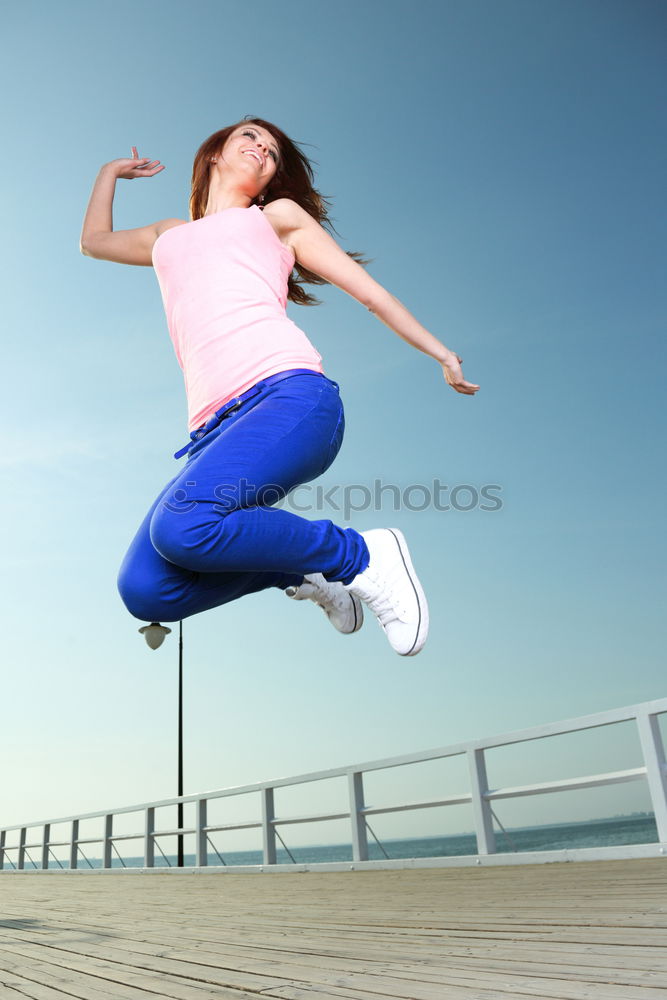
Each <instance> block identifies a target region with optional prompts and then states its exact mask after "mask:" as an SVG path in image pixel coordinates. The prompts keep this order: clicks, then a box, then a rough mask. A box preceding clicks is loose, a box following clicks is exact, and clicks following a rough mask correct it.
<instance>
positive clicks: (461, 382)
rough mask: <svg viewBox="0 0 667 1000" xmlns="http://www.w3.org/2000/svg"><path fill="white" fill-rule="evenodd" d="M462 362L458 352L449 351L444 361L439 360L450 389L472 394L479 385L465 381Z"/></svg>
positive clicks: (466, 394)
mask: <svg viewBox="0 0 667 1000" xmlns="http://www.w3.org/2000/svg"><path fill="white" fill-rule="evenodd" d="M462 362H463V358H460V357H459V356H458V354H454V353H450V354H449V356H448V358H447V359H446V361H441V362H440V364H441V365H442V371H443V374H444V376H445V379H446V380H447V382H448V383H449V385H451V387H452V389H456V391H457V392H462V393H463V394H464V395H465V396H474V395H475V393H476V392H477V390H478V389H479V386H478V385H475V383H474V382H466V380H465V379H464V377H463V371H462V370H461V364H462Z"/></svg>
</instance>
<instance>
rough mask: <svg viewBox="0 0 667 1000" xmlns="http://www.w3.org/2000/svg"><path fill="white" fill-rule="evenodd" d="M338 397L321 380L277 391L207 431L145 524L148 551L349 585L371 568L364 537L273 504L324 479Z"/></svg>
mask: <svg viewBox="0 0 667 1000" xmlns="http://www.w3.org/2000/svg"><path fill="white" fill-rule="evenodd" d="M343 424H344V421H343V414H342V404H341V402H340V397H339V396H338V392H337V390H334V389H333V388H332V383H330V382H329V381H328V380H326V379H313V378H309V377H308V376H302V377H294V378H292V379H287V380H285V381H283V382H280V383H278V384H277V385H275V386H273V387H272V391H271V392H267V393H266V394H265V395H263V396H262V398H261V399H260V401H259V402H257V403H256V404H255V405H254V406H253V407H252V408H250V409H248V410H247V411H246V412H244V413H242V414H241V415H239V416H238V417H237V418H236V419H235V420H233V421H230V422H228V423H227V424H223V425H222V426H221V427H220V428H217V429H216V431H212V432H210V433H209V435H208V436H207V438H205V439H204V440H203V442H202V444H201V446H200V450H199V451H198V452H197V454H196V455H193V457H192V458H191V459H190V460H189V461H188V463H187V465H186V467H185V468H184V470H183V472H182V474H181V476H180V477H177V479H175V480H174V481H173V484H172V488H171V489H168V490H167V491H166V492H165V495H164V497H163V499H162V502H161V503H159V504H158V505H157V507H156V508H155V511H154V514H153V516H152V519H151V523H150V538H151V541H152V543H153V545H154V547H155V549H156V550H157V551H158V552H159V553H160V554H161V555H162V556H164V557H165V559H167V560H169V561H170V562H173V563H176V564H177V565H179V566H183V567H186V568H188V569H190V570H193V571H198V572H200V573H227V572H241V571H254V572H268V573H289V574H293V575H299V576H301V577H303V576H305V575H306V574H309V573H322V574H323V575H324V576H325V577H326V578H327V579H328V580H331V581H335V580H340V581H342V582H344V583H348V582H350V581H351V580H352V579H353V578H354V577H355V576H356V575H357V574H358V573H359V572H361V571H362V570H363V569H365V567H366V566H367V565H368V558H369V556H368V549H367V547H366V544H365V542H364V539H363V537H362V536H361V535H360V534H359V533H358V532H356V531H353V530H352V529H351V528H340V527H339V526H338V525H336V524H334V523H333V522H332V521H329V520H318V521H309V520H307V519H306V518H303V517H299V516H297V515H296V514H292V513H291V512H289V511H285V510H280V509H278V508H275V507H272V506H270V505H271V504H275V503H277V502H278V501H279V500H281V499H282V498H283V497H285V496H286V495H287V493H288V492H289V491H290V490H291V489H293V488H295V487H296V486H298V485H301V484H303V483H306V482H309V481H310V480H312V479H315V478H317V477H318V476H319V475H321V474H322V473H323V472H324V471H325V470H326V468H328V466H329V465H330V464H331V461H333V458H334V457H335V454H336V452H337V450H338V448H339V447H340V441H341V438H342V429H341V428H342V426H343Z"/></svg>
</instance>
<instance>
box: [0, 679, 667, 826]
mask: <svg viewBox="0 0 667 1000" xmlns="http://www.w3.org/2000/svg"><path fill="white" fill-rule="evenodd" d="M664 713H667V698H660V699H657V700H655V701H649V702H644V703H640V704H637V705H630V706H626V707H624V708H619V709H610V710H608V711H606V712H598V713H596V714H594V715H587V716H582V717H581V718H578V719H568V720H565V721H562V722H554V723H547V724H545V725H542V726H536V727H533V728H531V729H523V730H518V731H516V732H511V733H505V734H503V735H500V736H495V737H490V738H487V739H479V740H469V741H466V742H463V743H458V744H454V745H452V746H449V747H439V748H437V749H434V750H426V751H420V752H417V753H411V754H404V755H402V756H399V757H389V758H385V759H384V760H372V761H365V762H363V763H360V764H354V765H348V766H346V767H337V768H330V769H328V770H325V771H315V772H310V773H306V774H300V775H295V776H293V777H290V778H276V779H274V780H272V781H262V782H256V783H255V784H252V785H238V786H236V787H232V788H225V789H217V790H214V791H210V792H200V793H199V794H197V795H183V796H179V797H177V798H173V799H161V800H159V801H157V802H145V803H141V804H139V805H133V806H123V807H121V808H118V809H104V810H101V811H99V812H93V813H84V814H80V815H78V816H76V815H75V816H66V817H61V818H59V819H52V820H40V821H35V822H32V823H18V824H16V825H15V826H7V827H2V828H0V829H2V830H3V831H5V832H8V833H9V832H10V831H13V830H21V829H31V828H32V827H35V826H44V825H46V824H47V823H50V824H51V825H52V826H54V825H56V824H58V823H68V822H72V821H74V820H79V821H82V820H88V819H99V818H101V817H104V816H109V815H113V816H120V815H124V814H127V813H134V812H144V811H145V810H146V809H160V808H163V807H168V806H174V805H177V804H179V803H184V804H186V803H190V802H199V801H201V800H211V799H220V798H229V797H232V796H237V795H245V794H250V793H255V792H256V793H260V792H262V791H264V790H265V789H275V788H283V787H286V786H294V785H302V784H307V783H310V782H314V781H326V780H329V779H333V778H343V777H347V776H348V775H350V774H355V773H368V772H370V771H381V770H387V769H389V768H394V767H402V766H404V765H408V764H419V763H425V762H426V761H431V760H439V759H445V758H449V757H457V756H460V755H461V754H465V753H467V752H468V751H471V750H491V749H497V748H499V747H503V746H511V745H512V744H516V743H527V742H530V741H533V740H539V739H546V738H548V737H551V736H564V735H566V734H568V733H575V732H582V731H584V730H589V729H597V728H600V727H602V726H610V725H614V724H616V723H621V722H631V721H632V720H634V719H636V718H637V716H638V715H642V716H645V715H646V714H648V715H662V714H664ZM141 836H143V834H142V835H141ZM114 839H115V838H114Z"/></svg>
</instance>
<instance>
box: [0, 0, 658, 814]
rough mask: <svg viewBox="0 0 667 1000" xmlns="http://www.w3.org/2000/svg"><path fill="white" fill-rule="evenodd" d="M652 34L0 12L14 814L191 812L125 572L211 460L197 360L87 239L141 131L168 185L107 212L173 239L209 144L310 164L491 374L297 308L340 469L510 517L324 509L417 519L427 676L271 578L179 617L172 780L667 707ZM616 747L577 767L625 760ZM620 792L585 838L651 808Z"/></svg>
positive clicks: (127, 10) (155, 294)
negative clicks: (461, 383)
mask: <svg viewBox="0 0 667 1000" xmlns="http://www.w3.org/2000/svg"><path fill="white" fill-rule="evenodd" d="M666 21H667V17H666V13H665V6H664V4H662V3H660V2H653V0H632V2H629V0H628V2H618V0H606V2H600V0H584V2H581V0H537V2H536V0H466V2H453V0H440V2H437V3H436V2H431V0H421V2H420V3H418V4H409V3H407V2H400V3H399V2H395V0H389V2H382V3H380V2H376V0H362V2H361V3H350V2H348V0H343V2H339V3H337V4H336V5H335V7H333V8H332V7H331V6H330V5H328V4H308V5H306V4H304V3H300V2H293V0H286V2H283V3H281V4H279V5H277V4H273V3H268V2H265V0H257V2H255V3H254V4H252V5H250V6H248V5H246V6H245V7H244V8H243V10H241V9H240V8H239V7H238V5H236V4H232V3H229V2H226V0H225V2H204V0H194V2H193V3H189V4H185V3H176V2H171V0H167V2H162V3H160V4H159V5H156V4H151V3H148V2H139V3H128V2H126V0H119V2H117V3H115V4H114V5H113V7H112V8H104V9H103V8H102V7H100V6H99V5H97V4H89V3H78V2H67V0H66V2H64V3H62V4H60V5H57V6H54V5H50V4H47V3H43V2H42V3H35V2H31V0H28V2H26V3H24V4H22V5H20V6H14V8H13V9H12V10H11V11H8V12H6V13H5V17H4V22H5V31H4V33H3V34H4V41H3V58H2V67H1V69H0V73H1V74H2V76H3V78H4V87H5V93H9V92H11V93H12V94H13V95H14V97H13V100H12V102H11V103H10V104H9V105H8V106H5V109H4V132H5V150H6V152H5V156H4V157H3V160H2V164H0V170H1V171H2V174H3V176H2V191H3V193H4V205H3V215H4V219H5V239H4V240H3V252H2V281H3V312H4V320H5V330H6V334H5V338H4V350H3V355H4V372H5V380H4V381H5V386H4V392H3V407H4V411H5V412H4V427H5V439H4V442H3V449H2V456H1V458H0V466H1V468H2V475H3V487H2V494H3V501H4V510H5V515H4V517H3V519H2V527H3V540H2V551H3V567H4V574H3V576H4V588H5V589H4V595H5V596H4V605H5V611H6V617H5V621H6V624H5V629H4V632H3V646H4V655H3V660H4V663H5V669H6V679H5V694H6V697H5V699H4V700H3V705H2V709H0V733H1V736H0V740H2V744H3V748H2V754H3V759H4V760H7V759H8V755H10V754H11V757H12V766H11V768H4V769H3V788H2V796H3V801H4V809H3V816H2V822H3V823H18V822H21V821H23V820H29V819H39V818H43V817H45V816H47V815H67V814H69V813H72V812H74V811H79V810H80V811H92V810H94V809H103V808H105V807H107V806H110V805H121V804H129V803H132V802H134V801H143V800H147V799H157V798H161V797H166V796H168V795H170V794H173V793H174V791H175V788H174V784H175V779H174V775H175V741H174V736H175V693H176V663H177V660H176V656H177V649H176V643H175V641H174V636H172V637H171V638H170V640H169V641H168V642H166V643H165V645H164V646H163V647H162V648H161V649H160V650H159V651H157V652H150V651H149V650H148V649H147V647H146V646H145V645H144V643H143V640H141V639H140V637H139V636H138V634H137V628H138V627H139V625H140V623H139V622H138V621H135V620H134V619H133V618H131V617H130V616H129V615H128V614H127V612H126V611H125V608H124V606H123V605H122V603H121V601H120V598H119V596H118V594H117V592H116V583H115V581H116V574H117V570H118V566H119V564H120V561H121V559H122V557H123V554H124V552H125V549H126V548H127V546H128V544H129V542H130V540H131V538H132V537H133V535H134V532H135V530H136V528H137V526H138V524H139V523H140V521H141V519H142V518H143V515H144V513H145V510H146V509H147V508H148V506H149V505H150V503H151V501H152V499H153V497H154V496H155V495H156V494H157V492H158V491H159V490H160V488H161V487H162V485H163V484H164V483H165V482H166V481H167V480H168V479H170V478H171V477H172V476H173V475H174V473H175V471H176V467H177V466H176V462H175V461H174V459H173V458H172V454H173V452H174V451H175V450H176V449H177V448H178V447H180V446H181V445H182V444H183V442H184V441H185V440H186V439H187V430H186V407H185V396H184V391H183V385H182V376H181V372H180V369H179V368H178V366H177V363H176V360H175V357H174V355H173V351H172V348H171V344H170V341H169V338H168V334H167V329H166V323H165V320H164V315H163V312H162V304H161V300H160V295H159V289H158V287H157V282H156V281H155V277H154V275H153V273H152V271H151V270H150V269H148V268H131V267H123V266H120V265H115V264H110V263H108V262H100V261H93V260H90V259H88V258H85V257H83V256H81V255H80V254H79V252H78V238H79V232H80V228H81V221H82V217H83V213H84V211H85V207H86V204H87V200H88V196H89V193H90V189H91V187H92V184H93V181H94V178H95V175H96V172H97V170H98V169H99V166H100V165H101V164H102V163H104V162H106V161H108V160H111V159H114V158H116V157H119V156H126V155H129V150H130V147H131V146H132V145H136V146H137V147H138V150H139V155H140V156H143V155H146V156H150V157H151V158H155V159H160V160H161V161H162V162H163V163H164V164H165V165H166V169H165V170H164V171H163V172H162V173H161V174H159V175H158V176H156V177H154V178H152V179H150V180H137V181H134V182H132V183H128V182H126V181H125V182H124V181H121V182H119V184H118V190H117V194H116V200H115V205H114V221H115V225H116V228H126V227H133V226H140V225H145V224H146V223H148V222H152V221H154V220H156V219H160V218H165V217H169V216H180V217H181V218H187V200H188V193H189V192H188V181H189V174H190V169H191V163H192V158H193V155H194V153H195V151H196V149H197V147H198V146H199V144H200V143H201V141H202V140H203V139H204V138H206V137H207V136H208V135H210V134H211V133H212V132H213V131H215V130H217V129H218V128H221V127H222V126H224V125H225V124H228V123H230V122H232V121H235V120H237V119H238V118H240V117H242V116H243V115H245V114H255V115H258V116H260V117H263V118H266V119H268V120H270V121H275V122H276V123H277V124H278V125H280V126H281V127H282V128H283V129H284V130H285V131H286V132H287V133H288V134H289V135H291V136H292V137H293V138H294V139H296V140H297V141H299V142H301V143H303V144H304V145H303V148H304V151H305V152H306V153H307V154H308V155H310V156H311V157H312V158H313V161H314V167H315V170H316V173H317V184H318V187H319V189H320V190H321V191H322V192H323V193H324V194H326V195H327V196H329V197H331V198H332V199H333V203H334V207H333V210H332V217H333V221H334V224H335V226H336V229H337V232H338V239H339V242H340V243H341V245H342V246H343V247H344V248H345V249H350V250H359V251H361V252H363V253H364V254H365V255H366V256H368V257H371V258H373V263H372V264H371V265H370V268H369V270H370V272H371V273H372V274H373V276H374V277H375V278H376V280H378V281H379V282H380V283H381V284H383V285H384V286H385V287H387V288H388V289H389V290H390V291H391V292H392V293H393V294H394V295H396V296H397V297H398V298H399V299H400V300H401V301H402V302H403V303H404V304H405V305H406V306H407V307H408V309H410V310H411V311H412V312H413V313H414V315H415V316H416V317H417V318H418V319H419V320H420V322H422V323H423V324H424V325H425V326H426V327H427V328H428V329H429V330H430V331H431V332H432V333H434V334H435V336H437V337H438V338H439V339H440V340H441V341H442V342H444V343H445V344H446V345H447V346H448V347H450V348H452V349H454V350H456V351H457V352H458V353H459V354H460V355H461V356H462V357H463V359H464V366H463V367H464V373H465V375H466V377H467V378H468V379H469V380H471V381H473V382H476V383H479V384H480V385H481V389H480V391H479V393H478V394H477V395H476V396H475V397H465V396H461V395H458V394H456V393H455V392H454V391H453V390H452V389H450V388H449V387H448V386H447V385H446V384H445V382H444V380H443V378H442V375H441V371H440V368H439V366H438V365H437V363H436V362H434V361H432V360H431V359H430V358H428V357H427V356H425V355H422V354H420V353H419V352H417V351H415V350H414V349H412V348H410V347H408V345H406V344H405V343H404V342H403V341H402V340H400V338H398V337H397V336H395V335H394V334H393V333H392V332H391V331H390V330H389V329H388V328H387V327H385V326H384V325H383V324H382V323H380V322H379V321H378V320H377V319H376V318H375V317H373V316H372V315H371V314H370V313H368V311H367V310H365V309H364V308H363V306H361V305H359V304H358V303H357V302H355V301H354V300H353V299H351V298H350V297H349V296H346V295H345V294H344V293H342V292H341V291H340V290H338V289H335V288H323V289H321V290H320V289H319V288H316V289H315V292H316V294H318V295H319V296H320V297H321V298H322V299H323V302H324V304H323V305H322V306H320V307H318V308H316V309H304V308H301V309H299V308H298V307H295V306H292V305H290V311H289V314H290V315H291V317H292V318H293V319H294V320H295V322H297V323H298V325H300V326H301V327H302V329H304V330H305V331H306V333H307V334H308V336H309V337H310V339H311V340H312V342H313V343H314V344H315V346H316V347H317V349H318V350H319V351H320V353H321V354H322V355H323V358H324V366H325V372H326V373H327V374H328V375H329V376H330V377H331V378H334V379H335V380H336V381H338V382H339V383H340V386H341V394H342V398H343V400H344V403H345V408H346V419H347V430H346V438H345V442H344V444H343V448H342V450H341V453H340V455H339V457H338V458H337V460H336V462H335V464H334V466H333V467H332V468H331V469H330V470H329V472H328V473H327V475H326V476H325V477H324V480H323V481H325V482H326V483H327V484H329V486H331V485H336V484H338V485H339V486H341V487H342V486H345V485H346V484H347V485H348V486H349V485H350V484H362V485H363V484H372V483H373V482H374V481H375V480H376V479H379V480H381V481H382V482H384V483H393V484H398V485H399V486H400V487H401V488H406V487H408V486H410V485H415V484H422V485H427V486H428V485H429V484H432V483H433V480H434V479H435V478H438V479H439V480H440V481H441V483H443V484H446V485H448V486H449V487H450V488H451V487H453V486H456V485H457V484H471V485H473V486H475V488H476V489H481V487H482V486H483V485H485V484H487V485H488V484H496V485H497V486H499V487H500V491H499V495H500V496H501V498H502V508H501V509H500V510H496V511H482V510H480V509H479V508H475V509H472V510H468V511H456V510H453V511H447V512H442V511H436V510H434V509H433V508H429V509H426V510H423V511H414V510H407V509H401V510H398V511H394V510H393V509H391V506H389V507H385V508H384V509H378V510H368V511H363V512H362V511H360V512H355V513H353V514H351V516H350V520H349V521H347V522H344V521H342V520H341V517H340V515H337V514H336V513H335V512H333V511H330V512H326V513H323V512H316V513H313V514H311V515H309V516H313V517H318V516H319V517H322V516H331V517H332V519H334V520H338V522H339V523H349V524H352V525H353V526H354V527H355V528H357V529H359V530H364V529H367V528H371V527H378V526H383V525H389V526H390V525H394V526H397V527H399V528H401V530H403V531H404V533H405V534H406V536H407V538H408V540H409V542H410V547H411V551H412V554H413V559H414V562H415V565H416V567H417V569H418V572H419V574H420V577H421V579H422V581H423V583H424V586H425V589H426V592H427V595H428V597H429V602H430V606H431V617H432V627H431V635H430V638H429V641H428V644H427V646H426V648H425V649H424V651H423V652H422V653H421V654H420V655H419V656H418V657H416V658H410V659H402V658H399V657H398V656H396V654H395V653H393V651H392V650H391V648H390V647H389V645H388V643H387V642H386V640H385V639H384V637H383V636H382V635H381V633H380V631H379V629H378V628H377V626H376V624H375V622H374V621H372V620H369V621H368V623H367V626H365V627H364V629H363V630H362V632H361V633H360V634H358V635H355V636H352V637H343V636H339V635H338V634H336V633H334V632H333V630H332V629H331V628H330V627H329V626H328V625H327V623H326V621H325V619H324V616H323V615H322V613H321V612H320V611H319V610H318V609H317V608H315V607H314V606H311V605H310V604H308V605H304V604H297V603H296V602H288V601H287V599H286V598H285V597H284V596H283V595H282V594H280V593H279V592H278V591H269V592H265V593H263V594H260V595H254V596H252V597H249V598H246V599H244V600H243V601H239V602H236V603H235V604H232V605H228V606H226V607H223V608H220V609H217V610H216V611H213V612H210V613H208V614H206V615H201V616H197V617H195V618H192V619H189V620H188V621H186V623H185V658H186V673H187V679H186V736H187V746H186V791H188V792H196V791H200V790H202V789H206V788H219V787H224V786H226V785H231V784H240V783H245V782H249V781H256V780H260V779H263V778H269V777H273V776H277V775H279V774H290V773H299V772H302V771H308V770H316V769H319V768H325V767H332V766H337V765H339V764H343V763H348V762H354V761H356V760H365V759H371V758H378V757H383V756H390V755H395V754H399V753H402V752H410V751H413V750H418V749H426V748H429V747H432V746H440V745H445V744H449V743H454V742H457V741H459V740H464V739H468V738H474V737H477V736H482V735H486V734H493V733H500V732H505V731H508V730H513V729H518V728H524V727H527V726H531V725H538V724H540V723H542V722H549V721H555V720H558V719H560V718H567V717H572V716H577V715H583V714H587V713H590V712H595V711H598V710H604V709H607V708H613V707H617V706H621V705H624V704H629V703H634V702H639V701H644V700H648V699H652V698H659V697H662V696H664V695H665V684H664V647H665V634H664V625H663V622H664V610H663V609H664V593H665V591H664V565H665V552H664V530H663V519H664V514H663V510H664V496H665V490H666V487H667V483H666V482H665V469H664V463H663V461H662V460H661V459H660V454H662V451H663V447H661V446H662V442H663V438H664V410H663V398H664V384H663V372H664V362H665V346H664V345H665V285H664V262H665V257H664V252H665V228H664V177H665V167H666V164H665V159H666V156H665V153H666V148H665V145H666V144H665V137H664V128H663V124H664V121H663V115H664V99H665V83H666V80H665V76H666V73H665V65H664V41H665V27H666ZM7 695H8V696H7ZM612 742H613V741H612ZM612 742H609V741H608V743H607V744H604V746H603V744H602V743H600V744H599V745H597V744H596V745H593V744H591V749H590V753H589V754H588V756H586V755H584V756H583V757H579V755H578V753H577V752H575V751H574V750H571V751H567V750H564V751H563V754H564V760H565V761H566V764H567V766H568V767H569V768H570V770H572V769H574V770H573V773H585V771H586V769H587V768H590V769H591V770H594V771H595V770H604V769H606V767H607V765H608V763H609V759H610V758H609V752H610V750H609V748H610V747H611V746H612ZM613 745H614V746H616V748H618V745H619V744H613ZM620 745H622V747H623V748H625V749H624V752H625V751H627V753H626V755H625V756H623V754H620V756H621V757H623V759H622V760H620V759H619V761H617V762H615V763H614V765H613V766H618V767H620V768H622V767H631V766H637V764H638V763H639V762H638V761H637V760H636V754H637V749H636V741H634V740H633V739H632V735H630V736H628V738H627V740H626V741H625V742H623V741H621V742H620ZM619 753H620V751H619ZM534 754H535V749H534V748H531V752H530V755H534ZM544 754H545V756H544V760H545V767H546V755H547V751H544ZM568 754H569V756H568ZM530 755H529V756H530ZM538 756H539V755H538ZM522 767H523V765H522V764H521V762H520V761H518V760H517V762H516V763H515V764H513V765H512V768H510V769H509V770H508V772H507V775H503V777H502V780H506V778H507V780H509V779H510V778H511V780H512V781H513V783H514V782H515V781H519V780H521V775H522V774H523V771H522V770H521V769H522ZM577 768H579V770H578V771H577ZM499 780H500V776H499ZM534 780H542V779H541V777H540V776H539V775H536V776H534ZM633 795H634V797H633ZM614 796H615V797H610V798H608V799H605V800H604V801H602V800H600V804H599V807H598V806H594V805H593V804H591V800H590V799H587V800H586V801H585V802H584V801H580V800H579V799H573V800H572V805H571V807H569V806H568V809H569V812H568V814H567V816H565V817H564V818H569V816H570V815H572V816H575V817H577V816H586V815H592V814H595V812H596V810H597V812H601V813H608V812H610V811H611V812H623V811H625V810H626V809H632V808H635V807H636V808H645V802H646V800H645V797H642V795H641V793H640V792H636V793H632V794H630V792H629V791H628V790H627V789H626V790H623V791H621V792H615V793H614ZM551 798H552V799H555V798H557V797H553V796H552V797H551ZM549 808H550V810H551V811H550V812H549V817H550V818H556V817H555V814H554V809H555V807H552V806H551V805H550V807H549ZM504 815H505V814H504ZM510 815H511V814H510V813H507V814H506V815H505V818H507V816H510ZM514 818H515V819H516V820H517V822H519V821H520V820H522V819H524V818H525V816H524V814H521V813H516V816H515V817H514ZM501 819H503V816H501ZM463 827H465V828H467V824H466V823H465V822H464V823H463Z"/></svg>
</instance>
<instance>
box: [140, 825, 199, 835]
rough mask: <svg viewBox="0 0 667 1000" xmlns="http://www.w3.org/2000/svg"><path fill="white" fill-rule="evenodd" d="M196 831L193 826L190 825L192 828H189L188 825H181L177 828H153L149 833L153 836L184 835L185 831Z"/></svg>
mask: <svg viewBox="0 0 667 1000" xmlns="http://www.w3.org/2000/svg"><path fill="white" fill-rule="evenodd" d="M196 832H197V830H196V828H195V827H192V829H190V828H189V827H183V828H182V829H179V828H178V827H177V828H176V829H175V830H153V833H152V834H151V836H153V837H180V836H181V835H183V836H185V834H186V833H196Z"/></svg>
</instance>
